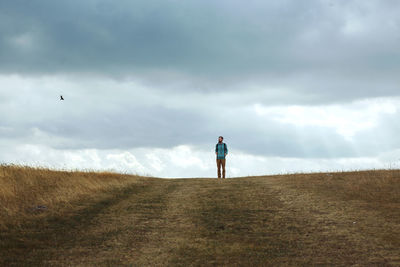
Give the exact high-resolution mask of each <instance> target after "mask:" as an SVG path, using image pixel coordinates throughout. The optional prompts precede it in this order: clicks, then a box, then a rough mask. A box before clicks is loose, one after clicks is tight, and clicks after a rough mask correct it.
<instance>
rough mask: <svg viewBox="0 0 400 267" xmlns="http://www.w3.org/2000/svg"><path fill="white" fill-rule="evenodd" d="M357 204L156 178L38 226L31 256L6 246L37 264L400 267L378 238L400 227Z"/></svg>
mask: <svg viewBox="0 0 400 267" xmlns="http://www.w3.org/2000/svg"><path fill="white" fill-rule="evenodd" d="M359 204H360V203H343V202H342V201H341V200H335V199H329V198H324V197H321V196H319V195H315V194H312V193H309V192H306V191H299V190H295V189H293V188H290V187H288V186H285V185H284V184H282V183H280V182H279V180H277V179H265V178H247V179H227V180H225V181H217V180H216V179H176V180H165V179H164V180H163V179H160V180H152V181H149V182H147V183H144V184H142V185H135V186H132V187H131V188H128V189H127V190H125V191H124V192H123V193H121V192H118V193H116V194H115V195H112V196H110V197H109V199H107V200H103V201H102V202H101V203H97V204H93V205H90V206H88V208H87V209H84V210H81V211H80V212H79V213H78V214H75V215H73V216H71V217H68V218H62V219H58V220H55V221H52V222H51V223H50V224H48V228H46V229H43V230H42V231H37V229H36V228H35V227H34V226H32V229H30V231H31V234H30V235H31V238H33V239H35V238H36V239H39V240H41V241H38V242H33V243H32V244H31V245H28V246H26V242H24V245H25V248H24V247H22V243H18V235H16V234H15V233H13V235H12V236H13V240H14V243H12V244H11V243H10V244H8V245H9V246H11V247H9V248H13V249H16V248H18V249H26V251H27V252H29V253H27V258H26V259H20V261H19V263H21V264H22V263H24V264H30V263H31V264H33V265H35V264H38V265H39V264H40V265H73V266H79V265H81V266H94V265H100V266H118V265H128V266H129V265H131V266H146V265H147V266H149V265H151V266H160V265H173V266H176V265H178V266H179V265H180V266H188V265H218V266H221V265H226V266H235V265H270V266H272V265H291V266H293V265H297V266H299V265H302V266H310V265H342V266H349V265H354V266H369V265H377V266H378V265H379V266H395V265H400V258H399V256H398V255H400V247H399V246H398V243H396V242H398V239H393V238H392V239H390V238H389V237H387V236H385V234H384V233H383V232H382V231H380V227H382V225H383V226H384V227H392V228H393V229H394V230H395V231H398V230H399V225H398V224H397V223H396V221H387V220H385V219H384V218H380V216H379V213H377V212H374V211H372V210H363V209H362V207H361V206H359ZM360 216H361V217H360ZM34 229H36V232H34V231H33V230H34ZM25 230H26V231H29V229H25ZM399 233H400V232H399ZM10 236H11V234H10V235H9V237H10ZM22 236H25V237H26V234H24V233H20V237H19V238H22ZM43 236H45V237H46V238H44V239H43ZM3 237H7V235H4V236H3ZM39 237H41V238H42V239H41V238H39ZM388 238H389V239H388ZM13 244H14V245H13ZM10 257H11V256H10ZM9 260H10V261H4V262H6V263H11V262H12V261H11V258H9ZM4 262H3V263H4Z"/></svg>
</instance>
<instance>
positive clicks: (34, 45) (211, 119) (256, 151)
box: [0, 0, 400, 177]
mask: <svg viewBox="0 0 400 267" xmlns="http://www.w3.org/2000/svg"><path fill="white" fill-rule="evenodd" d="M399 14H400V1H397V0H385V1H381V0H369V1H364V0H308V1H297V0H279V1H278V0H277V1H262V0H249V1H238V0H201V1H199V0H197V1H193V0H185V1H182V0H180V1H179V0H158V1H155V0H146V1H135V0H129V1H128V0H118V1H115V0H88V1H78V0H68V1H66V0H64V1H53V0H34V1H32V0H13V1H0V163H2V164H11V163H12V164H23V165H31V166H42V167H49V168H56V169H84V170H112V171H117V172H123V173H133V174H140V175H151V176H155V177H215V176H216V163H215V153H214V149H215V144H216V143H217V138H218V136H219V135H222V136H224V141H225V142H226V144H227V146H228V149H229V154H228V156H227V163H226V165H227V177H238V176H248V175H266V174H281V173H293V172H314V171H344V170H361V169H373V168H400V138H399V137H398V136H399V134H398V133H399V130H400V120H399V115H400V75H399V73H400V49H399V45H400V16H399ZM60 95H63V96H64V99H65V100H64V101H61V100H60Z"/></svg>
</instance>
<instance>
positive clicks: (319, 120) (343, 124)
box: [254, 98, 400, 140]
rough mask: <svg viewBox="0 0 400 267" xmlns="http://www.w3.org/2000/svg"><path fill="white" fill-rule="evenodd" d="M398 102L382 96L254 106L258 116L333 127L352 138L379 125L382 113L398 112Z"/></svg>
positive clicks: (344, 135)
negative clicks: (329, 102)
mask: <svg viewBox="0 0 400 267" xmlns="http://www.w3.org/2000/svg"><path fill="white" fill-rule="evenodd" d="M399 105H400V99H398V98H381V99H367V100H361V101H355V102H352V103H349V104H340V105H339V104H332V105H323V106H298V105H293V106H278V107H266V106H263V105H261V104H255V105H254V110H255V113H256V114H257V115H259V116H264V117H268V118H270V119H271V118H272V119H274V120H276V121H279V122H282V123H288V124H293V125H296V126H300V127H303V126H320V127H327V128H333V129H335V130H336V132H337V133H338V134H340V135H342V136H343V137H345V138H346V139H348V140H352V137H354V135H355V134H357V133H358V132H361V131H364V130H368V129H372V128H374V127H376V126H377V124H378V122H379V119H380V117H381V116H382V115H385V114H395V113H396V112H398V110H399V108H398V107H399Z"/></svg>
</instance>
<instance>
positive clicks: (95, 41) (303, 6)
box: [0, 0, 400, 101]
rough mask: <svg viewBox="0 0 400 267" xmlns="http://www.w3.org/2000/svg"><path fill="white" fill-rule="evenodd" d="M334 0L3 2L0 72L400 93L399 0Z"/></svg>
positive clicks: (349, 95)
mask: <svg viewBox="0 0 400 267" xmlns="http://www.w3.org/2000/svg"><path fill="white" fill-rule="evenodd" d="M331 3H332V2H329V1H322V0H321V1H317V0H315V1H307V2H306V3H305V2H304V3H299V2H298V1H284V2H280V3H270V2H265V1H250V2H246V3H244V2H242V1H217V2H216V1H201V2H199V1H185V2H176V1H150V2H137V1H121V2H118V3H115V2H112V1H105V0H99V1H89V2H82V1H62V2H54V1H40V2H32V1H12V2H3V3H1V4H0V5H1V6H0V10H1V11H0V12H1V18H2V19H1V20H2V22H1V25H3V26H2V27H1V28H0V32H1V36H2V37H1V41H0V48H1V49H0V51H1V52H0V57H1V58H2V60H1V63H0V71H2V72H3V73H15V72H17V73H28V74H35V73H36V74H43V73H87V74H96V73H97V74H100V75H111V76H113V77H118V76H122V77H124V76H125V77H126V76H131V77H134V78H135V79H142V80H144V82H148V83H154V82H156V84H157V87H160V88H165V87H164V86H163V84H164V83H171V82H174V80H175V79H176V78H177V75H178V77H179V79H182V80H185V81H186V82H187V83H189V84H190V85H191V87H192V88H191V89H192V90H193V89H194V88H196V87H197V88H198V89H201V90H203V91H204V90H205V91H207V90H215V89H216V88H218V90H232V88H235V85H236V84H239V88H243V87H240V84H242V83H246V82H248V81H252V82H258V84H261V85H263V86H266V85H269V84H271V83H272V84H283V85H287V82H286V81H289V83H290V84H292V83H295V84H297V86H296V87H295V88H293V89H292V90H300V91H304V92H305V93H308V94H313V95H321V97H317V100H321V98H322V99H325V101H326V100H327V99H329V98H333V99H337V98H339V99H356V98H358V97H363V96H372V97H373V96H376V95H379V96H383V95H385V96H390V95H394V94H397V93H398V86H397V84H398V82H399V80H398V78H394V73H397V72H398V70H399V67H400V66H399V62H400V60H399V59H400V52H399V50H398V49H397V48H398V47H397V46H398V42H399V40H400V39H399V38H400V36H399V34H398V32H399V27H400V19H399V17H398V16H397V15H396V14H398V11H399V9H400V5H399V3H397V2H396V1H385V2H382V1H368V3H366V2H365V1H364V2H363V1H335V3H333V5H332V4H331ZM396 11H397V12H396ZM174 73H175V74H176V75H172V74H174ZM156 75H157V76H159V77H155V76H156ZM304 76H305V77H306V78H304ZM157 81H158V82H157ZM363 81H364V82H363ZM332 83H333V84H332ZM193 85H197V86H193ZM184 88H185V89H186V87H184ZM184 88H180V89H181V90H183V89H184ZM360 88H363V89H360ZM265 90H267V89H265ZM332 90H335V91H338V90H339V91H340V92H342V93H341V94H336V96H332V95H333V94H329V93H328V92H331V91H332Z"/></svg>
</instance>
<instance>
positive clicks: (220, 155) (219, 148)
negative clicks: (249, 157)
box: [215, 142, 228, 159]
mask: <svg viewBox="0 0 400 267" xmlns="http://www.w3.org/2000/svg"><path fill="white" fill-rule="evenodd" d="M215 152H216V153H217V159H225V154H228V146H227V145H226V144H225V143H223V142H222V143H218V144H217V145H216V146H215Z"/></svg>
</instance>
